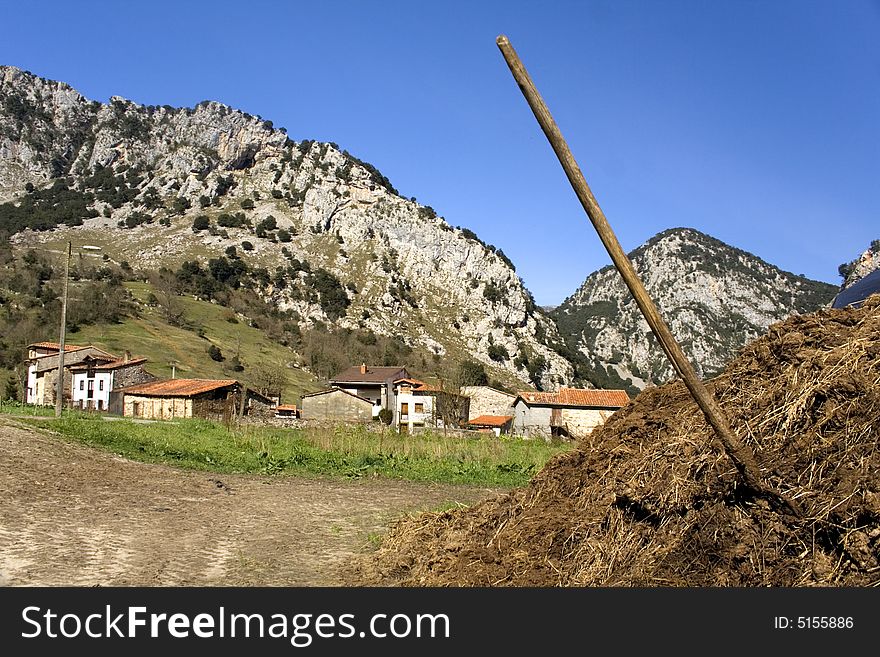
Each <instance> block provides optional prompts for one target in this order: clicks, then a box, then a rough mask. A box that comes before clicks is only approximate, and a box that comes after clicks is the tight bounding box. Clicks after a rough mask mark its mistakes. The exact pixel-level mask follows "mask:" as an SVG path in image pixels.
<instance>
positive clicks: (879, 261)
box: [839, 240, 880, 290]
mask: <svg viewBox="0 0 880 657" xmlns="http://www.w3.org/2000/svg"><path fill="white" fill-rule="evenodd" d="M877 269H880V240H874V241H873V242H871V245H870V246H869V247H868V248H867V249H865V251H864V252H863V253H862V254H861V255H860V256H859V257H858V258H856V259H855V260H853V261H852V262H847V263H844V264H842V265H840V268H839V272H840V275H841V276H842V277H843V283H842V284H841V286H840V289H841V290H845V289H846V288H848V287H849V286H850V285H852V284H853V283H856V282H858V281H860V280H862V279H863V278H864V277H865V276H867V275H868V274H870V273H871V272H873V271H876V270H877Z"/></svg>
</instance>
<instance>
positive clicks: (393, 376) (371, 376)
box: [330, 363, 409, 417]
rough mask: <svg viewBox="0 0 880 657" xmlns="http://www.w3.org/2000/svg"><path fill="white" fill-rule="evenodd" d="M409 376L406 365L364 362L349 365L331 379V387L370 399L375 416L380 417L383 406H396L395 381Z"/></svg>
mask: <svg viewBox="0 0 880 657" xmlns="http://www.w3.org/2000/svg"><path fill="white" fill-rule="evenodd" d="M407 378H409V372H407V371H406V368H405V367H401V366H394V367H374V366H372V365H371V366H370V367H367V364H366V363H362V364H361V365H360V367H358V366H356V365H355V366H353V367H349V368H348V369H346V370H343V371H342V372H340V373H339V374H337V375H336V376H335V377H333V378H332V379H330V387H331V388H339V389H341V390H345V391H346V392H350V393H351V394H353V395H356V396H358V397H362V398H364V399H369V400H370V402H372V406H373V411H372V412H373V417H378V415H379V411H381V410H382V409H383V408H387V409H389V410H393V409H394V408H396V406H397V400H396V399H395V392H394V382H395V381H398V380H399V379H407Z"/></svg>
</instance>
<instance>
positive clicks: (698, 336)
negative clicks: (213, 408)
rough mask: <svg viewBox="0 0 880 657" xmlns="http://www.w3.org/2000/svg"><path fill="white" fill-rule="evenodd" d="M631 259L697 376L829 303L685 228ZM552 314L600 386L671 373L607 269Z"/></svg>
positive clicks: (809, 284) (817, 290)
mask: <svg viewBox="0 0 880 657" xmlns="http://www.w3.org/2000/svg"><path fill="white" fill-rule="evenodd" d="M629 257H630V259H631V260H632V262H633V265H634V266H635V268H636V271H637V272H638V273H639V276H640V277H641V279H642V281H643V283H644V284H645V287H646V289H647V291H648V293H649V294H650V296H651V298H652V299H653V300H654V302H655V303H656V304H657V306H658V308H659V309H660V312H661V315H662V316H663V317H664V319H665V320H666V322H667V324H669V327H670V329H671V330H672V333H673V334H674V335H675V336H676V338H677V340H678V341H679V343H680V344H681V346H682V348H683V349H684V352H685V353H686V354H687V355H688V356H689V357H690V359H691V362H692V363H693V365H694V367H695V369H696V371H697V373H698V374H700V375H701V376H711V375H714V374H716V373H717V372H719V371H720V370H721V369H723V367H724V366H725V365H726V364H727V363H728V362H729V361H730V359H731V358H732V357H733V356H735V355H736V353H737V352H738V351H739V349H740V348H741V347H743V346H744V345H745V344H746V343H748V342H749V341H751V340H753V339H755V338H756V337H757V336H758V335H760V334H761V333H763V332H764V331H765V330H766V328H767V327H768V326H769V325H770V324H772V323H774V322H777V321H780V320H782V319H785V318H786V317H788V316H790V315H792V314H800V313H807V312H812V311H814V310H816V309H817V308H819V307H820V306H823V305H827V304H828V303H829V302H830V301H831V299H832V298H833V296H834V292H835V288H834V286H832V285H828V284H826V283H819V282H816V281H811V280H809V279H806V278H803V277H801V276H795V275H793V274H790V273H788V272H784V271H782V270H780V269H779V268H777V267H774V266H773V265H770V264H768V263H766V262H764V261H763V260H761V259H760V258H758V257H756V256H754V255H752V254H750V253H747V252H745V251H742V250H740V249H736V248H733V247H731V246H729V245H727V244H724V243H723V242H721V241H719V240H716V239H714V238H712V237H709V236H708V235H705V234H703V233H700V232H699V231H696V230H692V229H688V228H676V229H671V230H667V231H664V232H662V233H660V234H659V235H656V236H655V237H653V238H651V239H650V240H649V241H648V242H647V243H645V244H644V245H642V246H640V247H639V248H637V249H636V250H635V251H633V252H632V253H630V254H629ZM552 314H553V316H554V317H555V318H556V320H557V324H558V326H559V330H560V333H561V334H562V336H563V338H564V339H565V340H566V341H567V343H568V344H569V346H570V347H571V348H572V349H574V350H577V351H578V352H579V353H580V354H581V355H582V357H583V358H584V359H585V360H586V361H587V363H589V367H590V368H592V371H593V377H594V378H595V379H596V381H598V382H603V383H605V382H607V383H606V385H607V387H615V385H620V384H621V383H622V382H623V383H628V384H629V385H630V386H632V387H634V388H643V387H645V386H646V385H648V384H657V383H660V382H664V381H666V380H668V379H670V378H671V377H672V376H673V374H674V372H673V370H672V368H671V366H670V365H668V363H667V360H666V357H665V355H664V354H663V352H662V350H661V348H660V346H659V344H658V342H657V341H656V339H655V338H654V336H653V334H652V333H651V331H650V329H649V327H648V325H647V322H645V320H644V319H643V317H642V316H641V313H640V312H639V310H638V307H637V306H636V304H635V302H634V301H633V300H632V298H631V296H630V294H629V291H628V290H627V289H626V288H625V286H624V284H623V282H622V279H621V277H620V275H619V274H618V272H617V271H616V270H615V269H614V268H613V267H606V268H604V269H602V270H600V271H598V272H595V273H593V274H591V275H590V276H589V277H588V278H587V279H586V280H585V281H584V283H583V285H581V287H580V288H578V290H577V291H576V292H575V293H574V294H573V295H572V296H571V297H569V298H568V299H566V300H565V301H564V302H563V303H562V304H561V305H560V306H559V307H558V308H556V309H555V310H554V311H553V313H552Z"/></svg>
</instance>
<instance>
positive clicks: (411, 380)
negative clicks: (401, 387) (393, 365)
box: [394, 379, 425, 388]
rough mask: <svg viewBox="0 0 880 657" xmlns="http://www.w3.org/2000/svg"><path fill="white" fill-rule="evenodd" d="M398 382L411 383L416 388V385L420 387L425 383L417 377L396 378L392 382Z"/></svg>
mask: <svg viewBox="0 0 880 657" xmlns="http://www.w3.org/2000/svg"><path fill="white" fill-rule="evenodd" d="M398 383H408V384H409V385H411V386H412V387H413V388H418V387H420V386H423V385H425V382H424V381H419V380H418V379H397V380H396V381H395V382H394V384H395V385H397V384H398Z"/></svg>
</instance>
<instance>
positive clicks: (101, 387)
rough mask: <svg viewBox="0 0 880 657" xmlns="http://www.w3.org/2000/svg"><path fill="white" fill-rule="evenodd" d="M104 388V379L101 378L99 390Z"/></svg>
mask: <svg viewBox="0 0 880 657" xmlns="http://www.w3.org/2000/svg"><path fill="white" fill-rule="evenodd" d="M103 389H104V379H101V380H100V381H98V390H103Z"/></svg>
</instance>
